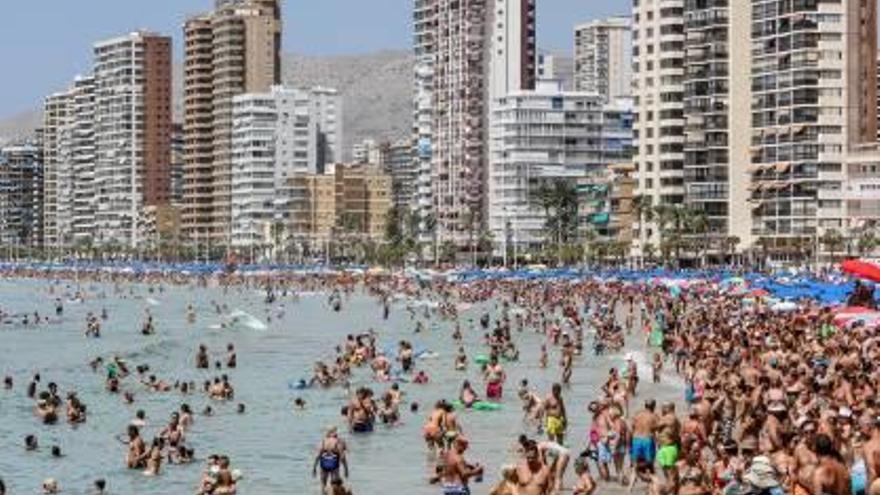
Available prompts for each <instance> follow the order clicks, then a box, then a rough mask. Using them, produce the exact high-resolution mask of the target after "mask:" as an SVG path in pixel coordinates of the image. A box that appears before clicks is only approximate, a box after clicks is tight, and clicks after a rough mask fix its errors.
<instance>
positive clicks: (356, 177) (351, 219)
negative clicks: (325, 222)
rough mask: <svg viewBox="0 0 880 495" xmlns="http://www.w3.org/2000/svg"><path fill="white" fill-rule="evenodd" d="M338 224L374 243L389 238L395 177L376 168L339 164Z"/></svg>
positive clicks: (337, 175) (337, 181)
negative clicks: (386, 223) (390, 211)
mask: <svg viewBox="0 0 880 495" xmlns="http://www.w3.org/2000/svg"><path fill="white" fill-rule="evenodd" d="M335 175H336V223H337V226H339V227H340V228H341V229H343V230H346V229H351V228H353V229H355V230H356V231H357V232H360V233H361V234H364V235H366V236H367V237H368V238H369V239H371V240H374V241H381V240H383V239H384V237H385V220H386V218H387V217H388V211H389V210H390V209H391V199H392V197H391V176H390V175H388V174H386V173H384V172H383V171H382V170H381V169H380V168H379V167H377V166H373V165H336V171H335Z"/></svg>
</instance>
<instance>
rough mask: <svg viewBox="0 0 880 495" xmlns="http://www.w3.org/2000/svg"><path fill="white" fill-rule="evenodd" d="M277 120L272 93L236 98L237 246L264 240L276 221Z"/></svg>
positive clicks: (234, 223) (234, 203)
mask: <svg viewBox="0 0 880 495" xmlns="http://www.w3.org/2000/svg"><path fill="white" fill-rule="evenodd" d="M277 121H278V109H277V107H276V102H275V97H274V96H273V95H272V94H248V93H246V94H243V95H238V96H235V97H234V98H233V99H232V122H233V123H232V222H231V227H232V246H233V247H243V246H253V245H257V244H260V243H262V241H263V238H264V232H265V231H266V230H267V226H269V225H270V224H271V222H272V221H273V218H274V214H275V205H274V203H275V176H276V126H277ZM289 138H290V139H291V140H292V139H294V136H293V135H291V136H289ZM288 158H289V157H288Z"/></svg>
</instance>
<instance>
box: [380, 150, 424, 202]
mask: <svg viewBox="0 0 880 495" xmlns="http://www.w3.org/2000/svg"><path fill="white" fill-rule="evenodd" d="M414 164H415V161H414V160H413V144H412V140H411V139H400V140H397V141H393V142H390V141H386V142H384V143H382V145H381V146H380V147H379V161H378V165H379V166H380V167H381V168H382V170H383V171H384V172H385V173H386V174H388V175H389V176H390V177H391V191H392V196H393V198H392V203H393V205H394V206H395V207H397V208H398V209H399V210H401V211H403V212H414V211H418V179H419V170H418V169H417V168H416V167H414Z"/></svg>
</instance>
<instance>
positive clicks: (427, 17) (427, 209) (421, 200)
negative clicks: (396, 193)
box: [411, 0, 438, 240]
mask: <svg viewBox="0 0 880 495" xmlns="http://www.w3.org/2000/svg"><path fill="white" fill-rule="evenodd" d="M437 1H438V0H414V1H413V21H412V22H413V57H414V62H413V124H412V131H411V135H412V142H413V150H412V160H413V165H412V168H413V169H415V170H416V171H417V179H416V193H415V194H416V200H415V201H416V209H417V211H418V214H419V216H420V217H421V218H422V219H423V220H422V221H421V225H420V230H421V232H420V234H421V236H420V237H421V238H422V240H426V239H428V238H429V234H430V233H429V232H427V227H428V222H427V221H426V219H428V218H432V217H433V214H434V208H433V206H434V201H433V191H432V188H431V157H432V156H433V138H434V132H433V129H434V127H433V126H434V112H433V108H434V98H433V95H434V65H435V64H434V57H435V56H436V50H437V45H436V34H437V29H436V23H437V15H438V10H437Z"/></svg>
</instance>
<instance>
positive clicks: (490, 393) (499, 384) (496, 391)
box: [485, 354, 507, 400]
mask: <svg viewBox="0 0 880 495" xmlns="http://www.w3.org/2000/svg"><path fill="white" fill-rule="evenodd" d="M485 377H486V398H487V399H489V400H501V395H502V394H503V393H504V381H505V379H506V378H507V375H506V374H505V373H504V368H503V367H502V366H501V364H500V363H499V362H498V356H496V355H495V354H493V355H492V357H491V358H490V359H489V364H488V365H486V372H485Z"/></svg>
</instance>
